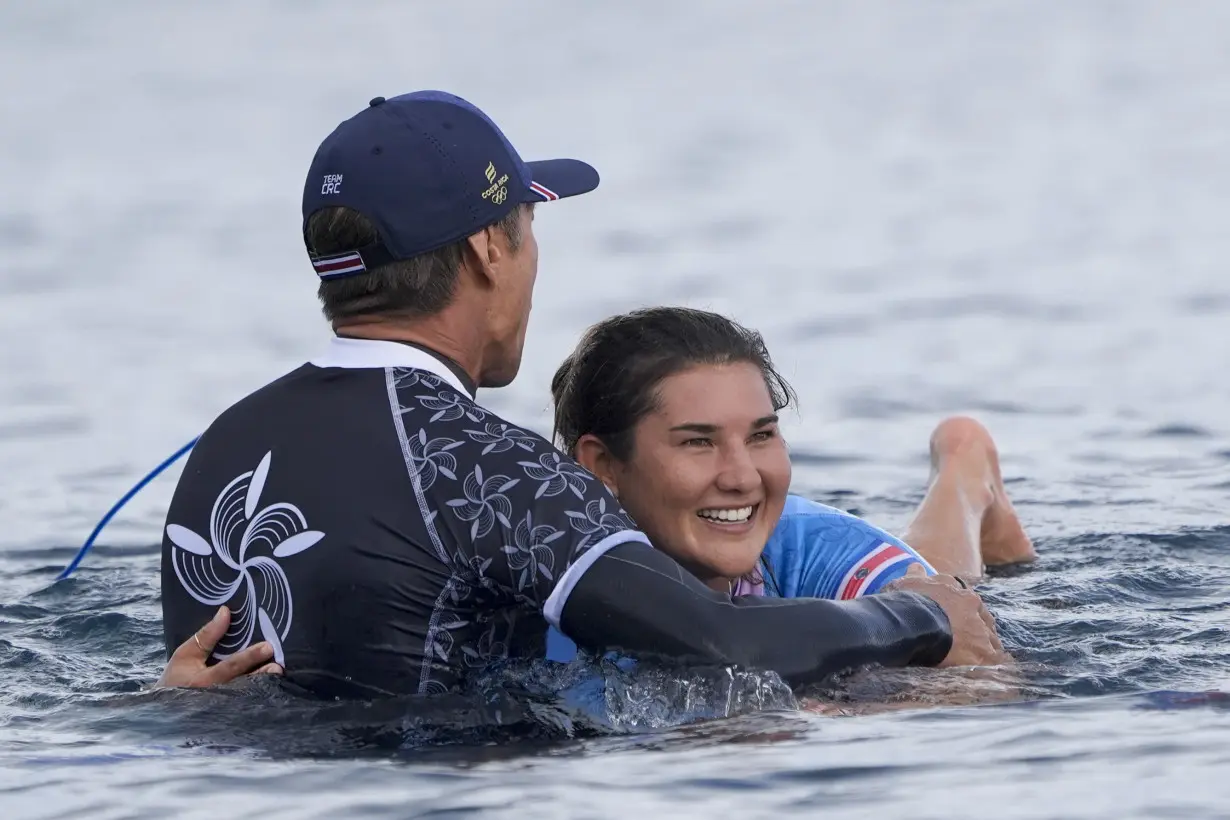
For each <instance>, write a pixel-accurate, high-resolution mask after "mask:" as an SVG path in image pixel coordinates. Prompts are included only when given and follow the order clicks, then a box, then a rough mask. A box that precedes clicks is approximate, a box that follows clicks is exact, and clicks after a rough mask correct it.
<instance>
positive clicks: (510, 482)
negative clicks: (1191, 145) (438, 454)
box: [437, 414, 648, 625]
mask: <svg viewBox="0 0 1230 820" xmlns="http://www.w3.org/2000/svg"><path fill="white" fill-rule="evenodd" d="M482 421H483V422H484V426H483V427H481V428H477V426H476V429H466V430H464V431H463V432H464V433H465V434H466V435H467V436H468V437H469V438H470V439H471V441H470V442H467V443H466V444H468V446H460V447H457V448H455V449H454V450H452V451H450V453H453V454H455V456H456V458H457V464H458V467H459V472H458V475H457V478H458V481H457V482H456V483H452V482H447V483H442V484H441V485H440V486H441V487H447V488H449V491H450V492H451V493H452V494H453V497H447V498H442V499H440V500H441V501H442V502H443V503H442V504H440V506H442V507H443V509H442V510H440V512H439V513H438V514H437V520H438V521H443V522H444V524H445V525H446V526H448V527H450V528H452V529H453V531H454V536H455V537H454V539H453V540H454V541H455V542H456V543H458V544H460V545H461V546H460V550H459V552H458V553H457V554H456V557H455V560H454V565H455V567H456V569H457V570H458V572H459V573H460V575H461V577H462V578H463V579H464V578H471V579H473V580H474V581H476V582H477V584H478V585H479V586H481V587H483V588H485V589H486V590H488V592H491V593H495V594H496V595H498V596H499V597H500V598H503V599H504V600H506V601H509V602H513V603H517V604H520V605H522V606H525V607H527V608H533V609H537V610H539V611H541V612H542V613H543V615H544V617H545V618H546V620H547V621H548V622H549V623H551V624H553V625H558V623H559V609H560V607H561V606H562V605H563V602H564V601H565V600H566V599H567V597H568V594H569V591H570V590H571V588H572V585H573V584H574V583H575V582H576V579H577V578H579V577H580V576H581V574H582V573H584V572H585V570H586V569H587V568H588V567H589V566H590V564H592V563H593V562H594V560H596V559H597V558H598V557H599V556H600V555H601V554H602V553H604V552H605V551H606V550H608V549H611V548H612V547H614V546H616V545H618V544H622V543H626V542H629V541H639V542H642V543H646V544H647V543H648V539H647V538H646V537H645V535H644V534H643V533H641V532H639V531H638V530H637V529H636V525H635V524H634V523H633V521H632V519H631V518H630V517H629V516H628V515H627V513H625V512H624V510H623V508H622V507H620V506H619V502H618V501H616V500H615V497H614V496H613V495H611V493H610V491H609V490H607V488H606V486H605V485H603V483H602V482H601V481H599V480H598V479H597V478H595V477H594V475H593V474H591V473H590V472H588V471H587V470H585V469H584V468H582V467H581V466H580V465H578V464H577V463H576V462H575V461H573V460H572V459H571V458H569V457H568V456H567V455H564V454H563V453H561V452H560V451H558V450H556V449H555V448H554V447H552V446H551V445H550V443H548V442H547V441H546V440H545V439H543V438H541V437H540V436H537V435H535V434H533V433H530V432H529V431H526V430H522V429H521V428H518V427H515V426H513V425H509V424H507V423H504V422H501V421H499V420H497V419H496V418H495V417H494V416H493V415H490V414H489V415H487V416H486V417H485V418H483V419H482ZM463 459H464V461H463Z"/></svg>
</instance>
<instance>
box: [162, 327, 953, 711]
mask: <svg viewBox="0 0 1230 820" xmlns="http://www.w3.org/2000/svg"><path fill="white" fill-rule="evenodd" d="M607 553H610V554H611V556H612V558H611V559H608V560H607V561H605V562H602V563H600V565H599V566H600V568H601V572H597V571H596V572H594V573H588V572H587V571H588V569H589V568H590V567H591V566H593V565H594V564H595V563H596V562H599V560H600V559H601V558H602V556H604V555H606V554H607ZM612 561H613V563H612ZM602 564H605V566H602ZM574 592H575V593H576V594H574ZM570 596H571V597H572V600H573V601H574V604H573V605H572V606H571V607H570V608H569V612H568V615H567V616H565V613H564V609H565V604H566V603H567V602H568V601H569V600H570ZM894 596H895V597H894ZM875 598H876V599H879V600H875V601H874V602H873V601H872V599H867V600H866V601H863V602H850V603H849V604H847V605H844V606H843V605H840V604H836V603H835V602H831V601H815V602H812V605H810V606H807V607H805V608H799V607H798V606H797V605H799V604H803V603H804V602H803V601H800V600H797V599H796V600H795V601H793V602H790V603H792V604H795V605H796V606H793V607H781V606H776V607H773V606H769V604H770V603H772V602H763V604H762V606H761V607H760V608H759V609H756V608H748V607H737V608H736V607H732V606H731V602H730V599H729V598H725V599H723V598H722V597H721V596H714V595H713V594H712V593H711V591H710V590H708V589H707V588H705V587H704V586H703V585H702V584H700V583H699V582H698V581H696V579H694V578H692V577H691V576H690V575H688V574H687V573H685V572H683V571H682V570H681V569H680V568H679V567H678V565H677V564H675V563H674V562H673V561H671V560H670V559H669V558H668V557H666V556H665V555H664V554H662V553H660V552H657V551H655V550H653V549H652V548H651V547H650V545H649V543H648V541H647V539H646V537H645V536H644V535H643V534H642V533H641V532H639V531H638V530H637V529H636V528H635V525H634V524H633V522H632V521H631V520H630V519H629V518H628V516H627V515H626V514H625V513H624V511H623V510H622V509H621V508H620V506H619V505H618V503H617V502H616V501H615V499H614V497H613V496H612V495H611V494H610V493H609V491H608V490H607V489H606V487H605V486H604V485H603V484H602V483H601V482H600V481H598V480H597V479H596V478H595V477H594V476H592V475H591V474H590V473H588V472H587V471H585V470H584V469H582V468H581V467H580V466H578V465H577V464H576V463H575V462H573V461H572V460H571V459H570V458H568V457H567V456H565V455H563V454H561V453H560V452H559V451H558V450H556V449H555V448H554V447H552V446H551V445H550V443H548V442H547V441H546V440H545V439H543V438H542V437H540V436H538V435H535V434H534V433H532V432H529V431H526V430H524V429H522V428H520V427H517V426H516V425H513V424H509V423H508V422H507V421H505V420H503V419H501V418H499V417H498V416H496V415H495V414H494V413H492V412H490V411H489V410H486V409H484V408H482V407H480V406H479V405H478V404H476V403H475V402H474V400H473V398H472V397H471V396H470V395H469V393H468V391H467V389H466V386H465V385H464V384H463V382H462V380H461V379H460V378H458V376H457V375H455V374H454V373H453V372H452V371H451V370H450V369H449V368H448V367H447V366H446V365H445V364H444V363H443V362H441V361H440V360H439V359H437V358H436V357H434V356H433V355H431V354H430V353H428V352H425V351H423V350H421V349H416V348H414V347H411V346H408V345H403V344H399V343H396V342H384V341H372V340H357V339H334V340H333V342H332V344H331V347H330V348H329V350H328V352H327V354H326V355H325V356H324V357H322V358H320V359H317V360H315V361H313V362H311V363H309V364H306V365H303V366H302V367H300V368H298V369H297V370H295V371H293V372H291V373H289V374H287V375H286V376H284V377H282V378H281V379H278V380H277V381H275V382H273V383H271V384H269V385H267V386H265V387H264V388H262V389H260V390H258V391H256V392H255V393H253V394H251V395H250V396H248V397H246V398H244V399H242V400H241V401H239V402H238V403H237V404H235V405H234V406H232V407H231V408H229V409H228V410H227V411H226V412H224V413H223V414H222V415H221V416H220V417H219V418H218V419H217V420H216V421H215V422H214V423H213V424H212V425H211V426H210V427H209V429H208V430H207V431H206V432H205V434H204V435H203V436H202V438H201V440H200V442H199V443H198V444H197V446H196V448H195V449H194V451H193V453H192V455H191V457H190V458H189V460H188V463H187V465H186V466H185V468H184V472H183V475H182V476H181V478H180V481H179V484H178V486H177V487H176V490H175V495H174V497H173V499H172V502H171V507H170V509H169V511H168V515H167V524H166V529H165V535H164V538H163V545H162V606H163V621H164V633H165V639H166V645H167V651H168V654H169V653H170V652H171V651H173V650H174V648H175V647H176V646H178V645H179V644H180V643H182V642H183V641H185V640H188V639H190V638H191V636H192V634H193V633H194V632H195V631H196V630H197V628H199V627H200V625H201V624H202V623H204V622H205V621H206V620H208V619H209V618H210V617H211V616H212V614H213V612H214V611H215V609H216V608H217V607H218V606H219V605H222V604H225V605H227V606H228V607H229V608H230V610H231V612H232V620H231V625H230V628H229V630H228V631H227V633H226V635H225V636H224V638H223V639H222V641H221V642H220V643H219V644H218V645H217V647H216V649H215V650H214V653H213V658H212V660H215V661H216V660H219V659H222V658H224V657H226V656H228V655H230V654H233V653H235V652H238V651H239V650H241V649H243V648H244V647H247V646H249V645H251V644H252V643H255V642H258V641H262V640H264V641H269V642H270V643H271V644H272V645H273V647H274V656H275V660H276V661H277V662H278V663H280V664H282V665H283V666H284V668H285V669H286V674H287V678H288V679H289V680H291V681H292V682H294V683H297V684H299V685H301V686H303V687H305V688H307V689H309V690H311V691H315V692H317V693H319V694H323V695H331V696H362V697H367V696H374V695H382V694H401V693H419V694H435V693H445V692H452V691H456V690H457V689H458V688H459V687H460V686H461V685H462V684H463V682H464V680H465V677H466V675H467V673H468V672H469V671H471V670H474V669H477V668H480V667H482V666H485V665H486V664H488V663H489V662H490V661H492V660H494V659H498V658H505V657H510V656H511V657H530V658H541V657H544V656H545V654H546V646H545V642H546V641H545V638H546V634H547V632H548V629H547V627H548V625H550V626H552V627H555V628H556V629H559V630H561V631H562V632H564V633H565V634H571V636H572V637H574V638H575V639H576V640H577V643H578V644H580V645H583V646H589V647H598V648H601V647H607V646H620V647H624V648H627V649H629V650H631V651H638V650H639V651H659V652H663V653H666V654H670V655H672V656H675V657H694V658H699V659H701V660H706V661H710V662H714V661H716V662H730V663H746V664H752V665H765V666H767V667H768V668H775V669H778V670H779V671H781V672H782V674H783V675H784V676H787V678H788V679H795V680H808V679H814V678H815V677H816V676H817V675H820V674H827V673H830V672H831V671H833V670H836V669H839V668H844V667H849V666H851V665H855V664H860V663H864V662H879V663H894V664H904V663H937V662H938V661H939V660H941V659H942V658H943V657H944V655H945V654H946V653H947V651H948V647H949V646H950V645H951V633H950V631H949V625H948V623H947V618H946V616H944V614H943V612H942V610H939V608H938V607H937V606H935V605H934V604H933V603H931V602H930V601H929V600H928V599H924V598H922V597H921V596H917V595H914V594H913V593H906V592H901V593H890V594H888V595H883V596H875ZM777 603H781V602H777ZM570 619H571V621H570ZM775 635H789V636H791V639H790V641H789V642H782V641H774V640H772V639H771V638H772V636H775ZM766 636H769V638H766ZM779 644H780V645H779Z"/></svg>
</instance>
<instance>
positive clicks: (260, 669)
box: [154, 607, 283, 689]
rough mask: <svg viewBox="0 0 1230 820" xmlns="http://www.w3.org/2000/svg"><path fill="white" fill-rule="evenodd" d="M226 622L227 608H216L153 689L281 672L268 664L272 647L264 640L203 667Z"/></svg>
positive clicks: (214, 683) (173, 657)
mask: <svg viewBox="0 0 1230 820" xmlns="http://www.w3.org/2000/svg"><path fill="white" fill-rule="evenodd" d="M230 625H231V611H230V610H229V609H227V608H226V607H219V608H218V612H217V613H216V614H215V615H214V617H213V620H211V621H210V622H209V623H207V624H205V626H203V627H201V628H200V629H199V630H198V631H197V633H196V634H195V635H193V636H192V637H191V638H189V639H188V640H186V641H184V642H183V643H182V644H180V645H179V648H178V649H176V650H175V654H173V655H171V660H170V662H168V663H167V668H166V669H165V670H163V672H162V677H161V678H159V679H158V683H156V684H154V688H155V689H162V688H169V687H188V688H202V687H205V686H217V685H218V684H222V683H229V682H230V681H233V680H235V679H236V678H239V677H243V676H244V675H280V674H282V671H283V670H282V667H280V666H278V665H277V664H276V663H269V661H271V660H272V659H273V647H272V646H271V645H270V644H268V643H258V644H254V645H253V646H249V647H248V648H247V649H244V650H243V651H242V652H237V653H235V654H234V655H231V656H230V657H229V658H227V659H226V660H224V661H221V662H219V663H217V664H215V665H213V666H206V665H205V663H206V661H208V660H209V654H210V653H211V652H213V651H214V647H215V646H217V645H218V641H220V640H222V636H223V635H225V634H226V628H227V627H228V626H230Z"/></svg>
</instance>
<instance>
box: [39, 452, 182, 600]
mask: <svg viewBox="0 0 1230 820" xmlns="http://www.w3.org/2000/svg"><path fill="white" fill-rule="evenodd" d="M200 440H201V437H200V436H197V437H196V438H194V439H193V440H192V441H190V442H188V443H187V444H185V445H184V446H183V447H180V448H179V449H178V450H176V451H175V453H173V454H172V455H170V456H169V457H167V459H166V460H165V461H163V462H162V463H161V464H159V465H158V466H157V467H155V468H154V469H152V470H150V471H149V473H148V474H146V476H145V478H143V479H141V480H140V481H138V482H137V483H136V484H135V485H134V486H133V488H132V489H131V490H129V491H128V492H126V493H124V496H123V497H122V498H121V499H120V500H119V501H117V502H115V504H114V505H113V506H112V507H111V509H109V510H107V514H106V515H104V516H103V517H102V520H101V521H99V522H98V524H97V525H96V526H95V527H94V531H93V532H91V533H90V537H89V538H87V539H85V543H84V544H82V545H81V549H79V550H77V554H76V555H75V556H73V560H72V561H70V562H69V564H68V566H67V567H65V568H64V571H63V572H61V573H60V574H59V575H58V576H57V577H56V580H59V581H62V580H64V579H65V578H67V577H68V576H69V575H71V574H72V572H73V570H75V569H76V568H77V566H78V565H79V564H80V563H81V560H82V559H83V558H85V556H86V553H88V552H89V551H90V548H91V547H93V546H94V542H95V541H96V540H97V539H98V535H99V533H101V532H102V531H103V528H104V527H106V526H107V524H108V523H110V521H111V519H112V518H115V514H116V513H118V512H119V511H120V510H121V509H123V507H124V505H125V504H127V503H128V502H129V501H131V500H132V498H133V496H135V495H136V494H137V493H139V492H141V490H142V489H143V488H144V487H145V485H146V484H149V483H150V482H151V481H153V480H154V479H155V478H157V477H158V476H159V475H161V474H162V472H163V471H164V470H165V469H167V468H168V467H170V466H171V465H172V464H174V463H175V462H177V461H179V460H180V459H181V458H183V457H184V455H185V454H186V453H187V452H188V451H189V450H191V449H192V448H193V447H195V446H196V443H197V442H198V441H200Z"/></svg>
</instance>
